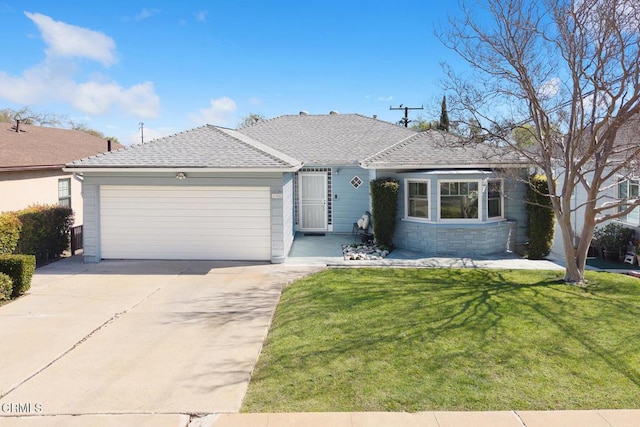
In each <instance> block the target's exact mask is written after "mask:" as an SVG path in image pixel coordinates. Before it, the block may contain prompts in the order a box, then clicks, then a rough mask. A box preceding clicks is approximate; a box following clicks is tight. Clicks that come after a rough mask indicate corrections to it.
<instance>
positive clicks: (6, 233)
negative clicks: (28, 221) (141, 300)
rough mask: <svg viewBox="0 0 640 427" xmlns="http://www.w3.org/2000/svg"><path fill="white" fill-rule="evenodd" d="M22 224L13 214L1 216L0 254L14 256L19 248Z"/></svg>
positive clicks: (6, 213)
mask: <svg viewBox="0 0 640 427" xmlns="http://www.w3.org/2000/svg"><path fill="white" fill-rule="evenodd" d="M21 229H22V223H21V222H20V220H19V219H18V217H17V216H16V214H15V213H13V212H4V213H1V214H0V254H12V253H13V251H14V250H15V249H16V246H18V240H19V239H20V230H21Z"/></svg>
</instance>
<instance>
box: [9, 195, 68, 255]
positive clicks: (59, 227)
mask: <svg viewBox="0 0 640 427" xmlns="http://www.w3.org/2000/svg"><path fill="white" fill-rule="evenodd" d="M15 214H16V216H17V217H18V219H20V222H21V223H22V231H21V232H20V240H19V241H18V246H17V248H16V251H15V252H16V253H20V254H29V255H35V257H36V260H37V262H38V264H41V263H44V262H47V261H49V260H52V259H57V258H59V257H60V255H62V253H63V252H64V251H65V250H67V249H68V248H69V229H70V228H71V226H72V225H73V211H72V210H71V208H66V207H63V206H56V205H50V206H49V205H34V206H30V207H28V208H27V209H24V210H21V211H18V212H15Z"/></svg>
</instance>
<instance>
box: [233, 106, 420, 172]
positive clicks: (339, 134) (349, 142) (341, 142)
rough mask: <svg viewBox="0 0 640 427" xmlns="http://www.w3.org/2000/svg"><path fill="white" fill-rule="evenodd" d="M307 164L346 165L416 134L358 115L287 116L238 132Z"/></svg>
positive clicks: (355, 162)
mask: <svg viewBox="0 0 640 427" xmlns="http://www.w3.org/2000/svg"><path fill="white" fill-rule="evenodd" d="M239 132H242V133H243V134H245V135H248V136H250V137H251V138H253V139H256V140H258V141H261V142H263V143H265V144H267V145H269V146H271V147H273V148H275V149H276V150H279V151H282V152H283V153H287V154H288V155H290V156H293V157H295V158H297V159H300V160H302V161H303V162H304V163H305V164H306V165H348V164H357V163H358V162H359V161H360V160H362V159H364V158H366V157H368V156H370V155H372V154H373V153H377V152H379V151H380V150H384V149H385V148H388V147H389V146H391V145H393V144H395V143H397V142H398V141H401V140H403V139H406V138H408V137H410V136H412V135H415V134H416V132H415V131H413V130H411V129H407V128H405V127H401V126H397V125H394V124H391V123H389V122H385V121H382V120H377V119H373V118H370V117H365V116H362V115H359V114H328V115H311V114H300V115H288V116H280V117H276V118H274V119H270V120H266V121H264V122H260V123H257V124H255V125H252V126H249V127H246V128H242V129H239Z"/></svg>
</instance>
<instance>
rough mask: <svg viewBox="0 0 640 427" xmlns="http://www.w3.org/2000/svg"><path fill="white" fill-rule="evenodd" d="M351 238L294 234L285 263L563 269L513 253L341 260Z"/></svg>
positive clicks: (403, 253) (399, 253)
mask: <svg viewBox="0 0 640 427" xmlns="http://www.w3.org/2000/svg"><path fill="white" fill-rule="evenodd" d="M354 239H355V237H354V236H353V235H352V234H350V233H328V234H326V235H324V236H319V235H310V236H305V235H304V234H302V233H297V234H296V237H295V240H294V242H293V246H292V248H291V251H290V253H289V257H288V258H287V260H286V263H287V264H288V265H308V266H313V265H318V266H329V267H417V268H500V269H525V270H563V269H564V267H563V266H562V264H561V263H558V262H553V261H548V260H528V259H526V258H522V257H519V256H518V255H516V254H513V253H503V254H495V255H491V256H484V257H481V256H478V257H437V256H433V255H430V254H426V253H422V252H415V251H410V250H406V249H400V248H396V249H394V250H393V251H392V252H391V253H390V254H389V256H388V257H386V258H384V259H382V260H378V261H345V260H344V258H343V256H342V245H343V244H350V243H354Z"/></svg>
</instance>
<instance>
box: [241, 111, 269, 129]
mask: <svg viewBox="0 0 640 427" xmlns="http://www.w3.org/2000/svg"><path fill="white" fill-rule="evenodd" d="M265 120H266V118H265V117H264V116H263V115H262V114H258V113H249V115H247V116H245V117H243V118H242V119H240V122H238V129H241V128H246V127H248V126H252V125H255V124H257V123H260V122H264V121H265Z"/></svg>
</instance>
